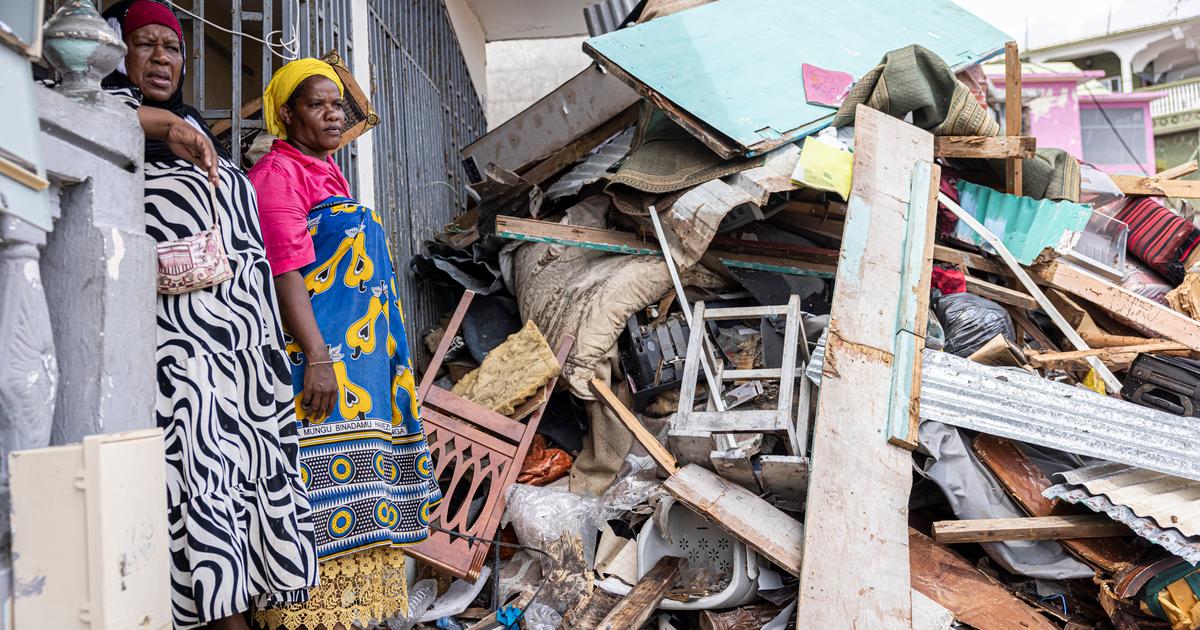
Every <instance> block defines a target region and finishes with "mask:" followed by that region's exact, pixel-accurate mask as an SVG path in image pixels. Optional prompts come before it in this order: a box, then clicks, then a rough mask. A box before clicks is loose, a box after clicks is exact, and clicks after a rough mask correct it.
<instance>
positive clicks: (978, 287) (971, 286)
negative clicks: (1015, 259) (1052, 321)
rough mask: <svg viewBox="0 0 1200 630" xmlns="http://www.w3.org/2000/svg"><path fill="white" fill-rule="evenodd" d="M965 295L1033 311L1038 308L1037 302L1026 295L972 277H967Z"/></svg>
mask: <svg viewBox="0 0 1200 630" xmlns="http://www.w3.org/2000/svg"><path fill="white" fill-rule="evenodd" d="M966 280H967V293H972V294H975V295H978V296H979V297H985V298H987V299H989V300H993V301H996V302H999V303H1001V304H1008V305H1009V306H1015V307H1017V308H1023V309H1026V310H1033V309H1036V308H1037V307H1038V303H1037V300H1035V299H1033V298H1031V297H1029V295H1028V294H1026V293H1022V292H1020V291H1016V290H1014V289H1010V288H1008V287H1002V286H1000V285H998V284H992V283H991V282H987V281H986V280H980V279H979V278H976V277H974V276H967V277H966Z"/></svg>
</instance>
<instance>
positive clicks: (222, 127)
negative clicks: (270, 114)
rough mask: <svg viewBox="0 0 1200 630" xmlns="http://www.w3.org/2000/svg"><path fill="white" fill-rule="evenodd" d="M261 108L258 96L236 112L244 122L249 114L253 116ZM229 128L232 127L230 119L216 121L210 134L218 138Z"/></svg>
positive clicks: (260, 99)
mask: <svg viewBox="0 0 1200 630" xmlns="http://www.w3.org/2000/svg"><path fill="white" fill-rule="evenodd" d="M262 107H263V100H262V97H261V96H259V97H258V98H256V99H254V100H252V101H248V102H246V103H245V104H243V105H242V107H241V110H240V111H239V112H238V115H239V116H241V118H242V120H245V119H247V118H249V117H250V115H251V114H254V113H255V112H257V111H260V110H262ZM230 127H233V121H232V120H230V119H225V120H218V121H217V122H215V123H213V126H212V134H213V135H214V136H219V135H221V134H223V133H225V132H226V131H228V130H229V128H230Z"/></svg>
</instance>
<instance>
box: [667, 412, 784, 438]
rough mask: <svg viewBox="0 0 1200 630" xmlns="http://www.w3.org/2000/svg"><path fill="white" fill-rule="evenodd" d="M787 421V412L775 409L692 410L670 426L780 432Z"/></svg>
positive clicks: (742, 431)
mask: <svg viewBox="0 0 1200 630" xmlns="http://www.w3.org/2000/svg"><path fill="white" fill-rule="evenodd" d="M680 415H681V416H682V415H683V414H680ZM789 421H790V414H789V413H788V412H786V411H785V412H783V413H780V412H779V411H778V410H775V409H752V410H747V411H735V410H732V409H731V410H727V411H692V412H689V413H687V414H686V417H682V418H679V420H678V421H677V422H676V423H673V424H672V428H677V429H687V430H690V431H708V432H710V433H781V432H785V431H787V425H788V422H789Z"/></svg>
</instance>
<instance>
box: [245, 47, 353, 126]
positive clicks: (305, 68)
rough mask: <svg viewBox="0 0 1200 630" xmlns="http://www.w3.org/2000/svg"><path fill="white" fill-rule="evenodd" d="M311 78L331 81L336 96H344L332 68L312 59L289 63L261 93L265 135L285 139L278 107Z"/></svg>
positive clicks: (343, 91)
mask: <svg viewBox="0 0 1200 630" xmlns="http://www.w3.org/2000/svg"><path fill="white" fill-rule="evenodd" d="M311 76H322V77H325V78H327V79H329V80H330V81H333V82H334V84H335V85H337V87H338V94H341V95H343V96H344V95H345V92H346V89H345V88H344V87H342V80H341V79H339V78H338V75H337V73H336V72H334V71H333V66H331V65H329V64H328V63H325V62H324V61H321V60H320V59H313V58H312V57H305V58H302V59H296V60H295V61H290V62H288V63H287V64H286V65H284V66H283V67H282V68H280V69H279V70H278V71H277V72H276V73H275V76H273V77H271V82H270V83H268V84H267V90H266V91H265V92H263V119H264V120H265V121H266V123H267V133H269V134H271V135H273V136H276V137H278V138H287V129H286V128H285V127H284V126H283V119H282V118H280V117H279V107H280V106H281V105H283V104H284V103H286V102H287V100H288V99H289V98H291V97H292V92H295V91H296V87H297V86H299V85H300V83H301V82H303V81H304V80H305V79H307V78H308V77H311Z"/></svg>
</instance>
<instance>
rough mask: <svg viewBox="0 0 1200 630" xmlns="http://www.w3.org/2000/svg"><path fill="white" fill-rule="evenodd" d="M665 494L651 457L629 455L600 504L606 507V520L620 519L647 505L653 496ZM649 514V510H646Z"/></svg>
mask: <svg viewBox="0 0 1200 630" xmlns="http://www.w3.org/2000/svg"><path fill="white" fill-rule="evenodd" d="M663 492H665V490H663V487H662V483H660V482H659V481H658V468H657V465H656V464H655V463H654V460H653V459H651V458H650V457H649V456H643V455H634V454H632V453H631V454H629V455H628V456H626V457H625V465H624V466H622V467H621V471H620V472H618V473H617V480H616V481H615V482H613V484H612V485H611V486H609V487H608V490H605V491H604V496H603V497H601V498H600V502H601V503H602V504H603V505H604V512H605V513H604V519H605V520H610V519H614V518H619V517H621V516H622V515H624V514H625V513H626V512H632V511H634V508H636V507H637V506H639V505H641V504H643V503H646V502H647V501H648V500H649V499H650V497H651V496H653V495H655V494H660V493H663ZM644 511H645V512H646V513H649V508H647V509H646V510H644Z"/></svg>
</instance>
